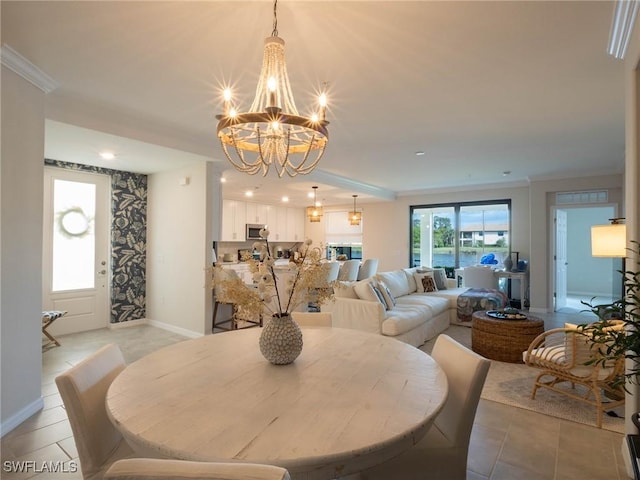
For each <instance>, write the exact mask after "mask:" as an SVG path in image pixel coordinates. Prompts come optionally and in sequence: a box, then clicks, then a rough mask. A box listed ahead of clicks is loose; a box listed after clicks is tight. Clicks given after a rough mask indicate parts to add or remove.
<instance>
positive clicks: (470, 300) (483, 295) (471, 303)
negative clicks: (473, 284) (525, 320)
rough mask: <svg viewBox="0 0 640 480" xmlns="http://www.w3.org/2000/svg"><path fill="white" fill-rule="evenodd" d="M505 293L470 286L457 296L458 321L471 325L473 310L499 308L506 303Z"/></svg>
mask: <svg viewBox="0 0 640 480" xmlns="http://www.w3.org/2000/svg"><path fill="white" fill-rule="evenodd" d="M508 300H509V299H508V298H507V295H506V294H505V293H504V292H502V291H500V290H494V289H491V288H470V289H469V290H467V291H466V292H463V293H461V294H460V295H459V296H458V312H457V313H458V323H460V324H465V323H466V324H467V325H468V326H471V316H472V315H473V312H477V311H480V310H500V309H502V308H504V307H505V306H506V305H507V302H508Z"/></svg>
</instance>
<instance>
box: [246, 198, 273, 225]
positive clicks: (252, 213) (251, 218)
mask: <svg viewBox="0 0 640 480" xmlns="http://www.w3.org/2000/svg"><path fill="white" fill-rule="evenodd" d="M246 208H247V223H255V224H259V225H268V226H269V227H271V224H272V223H274V222H275V215H274V214H273V213H272V211H273V210H275V208H276V207H274V206H272V205H262V204H260V203H250V202H247V207H246ZM274 213H275V212H274ZM271 217H273V218H271Z"/></svg>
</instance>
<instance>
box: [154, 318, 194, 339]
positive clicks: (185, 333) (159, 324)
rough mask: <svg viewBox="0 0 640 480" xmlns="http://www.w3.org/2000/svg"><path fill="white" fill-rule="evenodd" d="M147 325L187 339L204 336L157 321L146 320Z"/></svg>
mask: <svg viewBox="0 0 640 480" xmlns="http://www.w3.org/2000/svg"><path fill="white" fill-rule="evenodd" d="M147 323H148V324H149V325H152V326H154V327H158V328H162V329H163V330H167V331H169V332H173V333H177V334H178V335H183V336H185V337H188V338H200V337H203V336H204V335H203V334H202V333H198V332H194V331H193V330H187V329H186V328H182V327H176V326H175V325H171V324H169V323H164V322H159V321H158V320H150V319H147Z"/></svg>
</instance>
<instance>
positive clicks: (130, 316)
mask: <svg viewBox="0 0 640 480" xmlns="http://www.w3.org/2000/svg"><path fill="white" fill-rule="evenodd" d="M44 163H45V165H48V166H53V167H59V168H66V169H69V170H82V171H86V172H94V173H101V174H104V175H109V176H110V177H111V273H112V277H111V278H112V282H111V323H119V322H126V321H128V320H136V319H140V318H145V316H146V264H147V176H146V175H142V174H139V173H131V172H123V171H120V170H111V169H108V168H100V167H92V166H89V165H80V164H77V163H69V162H62V161H59V160H49V159H45V161H44Z"/></svg>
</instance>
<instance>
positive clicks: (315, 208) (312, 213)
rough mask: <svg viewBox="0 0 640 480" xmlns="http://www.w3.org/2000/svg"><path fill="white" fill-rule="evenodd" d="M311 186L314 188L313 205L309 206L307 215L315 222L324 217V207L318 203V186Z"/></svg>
mask: <svg viewBox="0 0 640 480" xmlns="http://www.w3.org/2000/svg"><path fill="white" fill-rule="evenodd" d="M311 188H313V205H311V206H310V207H307V217H309V221H310V222H312V223H315V222H319V221H320V220H321V219H322V213H323V210H322V207H321V206H320V205H318V198H317V197H316V191H317V190H318V187H317V186H313V187H311Z"/></svg>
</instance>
